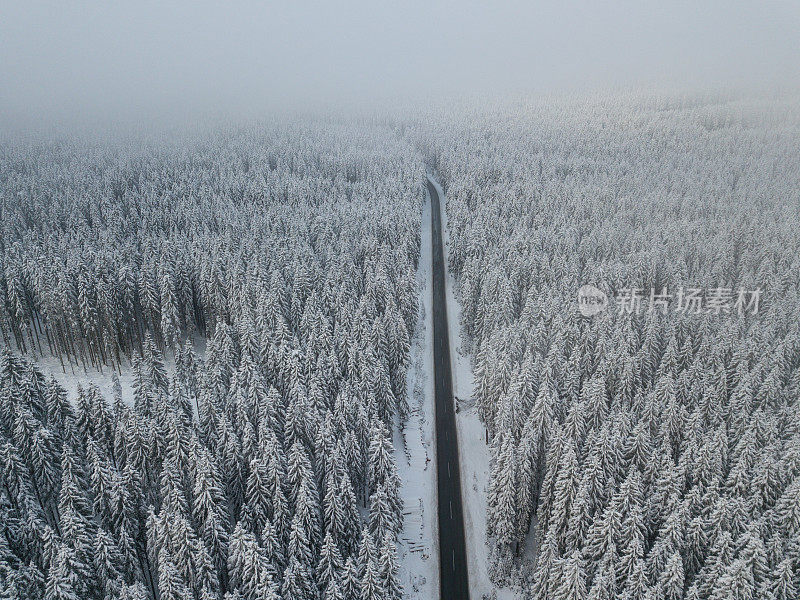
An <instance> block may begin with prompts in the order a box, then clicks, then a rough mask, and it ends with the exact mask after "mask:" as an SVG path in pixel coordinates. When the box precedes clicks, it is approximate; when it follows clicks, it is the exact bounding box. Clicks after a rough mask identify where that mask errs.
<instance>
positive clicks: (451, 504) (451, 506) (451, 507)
mask: <svg viewBox="0 0 800 600" xmlns="http://www.w3.org/2000/svg"><path fill="white" fill-rule="evenodd" d="M450 518H451V519H452V518H453V501H452V500H450Z"/></svg>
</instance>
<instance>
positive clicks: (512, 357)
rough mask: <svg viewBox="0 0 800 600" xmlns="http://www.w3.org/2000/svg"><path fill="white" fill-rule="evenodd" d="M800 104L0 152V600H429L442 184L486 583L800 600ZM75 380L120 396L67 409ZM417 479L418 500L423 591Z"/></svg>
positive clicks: (202, 134)
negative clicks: (413, 572)
mask: <svg viewBox="0 0 800 600" xmlns="http://www.w3.org/2000/svg"><path fill="white" fill-rule="evenodd" d="M799 107H800V103H798V102H797V99H796V98H791V97H784V96H776V97H771V98H769V99H766V98H763V99H759V97H757V96H749V97H747V98H746V99H743V97H742V96H738V95H726V94H706V95H702V94H691V95H674V94H673V95H666V94H656V93H626V94H620V93H615V94H604V95H600V94H598V95H575V96H553V97H542V98H539V99H535V100H534V99H530V98H527V99H519V98H517V99H514V100H512V99H506V100H504V101H501V102H496V103H495V102H492V103H484V104H481V105H478V104H476V103H474V102H470V103H463V104H459V103H450V104H448V105H447V106H446V107H444V109H443V110H439V109H434V110H429V109H425V110H423V109H420V108H418V107H416V108H414V109H407V108H404V109H402V110H401V109H398V110H396V111H395V112H391V111H387V113H386V114H382V116H381V117H375V116H372V117H371V118H361V117H359V118H356V117H344V116H336V117H334V116H331V115H328V116H326V117H314V118H310V117H307V118H303V119H300V118H281V119H278V118H275V119H274V120H269V121H264V122H261V123H260V124H259V125H254V124H250V125H247V126H244V125H240V126H232V125H229V126H226V127H223V126H217V127H216V128H214V127H209V128H207V129H197V130H188V129H187V130H180V131H179V132H178V131H173V132H164V131H161V132H158V133H156V132H155V130H154V131H151V132H149V133H144V132H138V133H135V134H133V133H123V132H117V133H116V134H114V135H111V134H107V135H103V136H94V135H90V134H88V133H84V134H80V135H79V134H70V135H54V136H47V137H44V136H41V135H34V134H31V135H22V134H18V135H10V134H9V135H5V134H4V135H2V136H0V484H1V485H0V524H2V525H1V527H2V532H3V535H2V536H0V599H2V600H6V599H8V600H42V599H44V600H112V599H114V600H116V599H119V600H401V598H403V597H410V598H416V597H419V598H422V597H427V596H422V595H420V594H425V593H428V592H430V593H435V592H433V591H432V588H433V587H434V584H435V582H433V584H432V583H431V582H430V581H428V582H427V583H428V584H429V587H424V584H425V582H423V581H422V580H423V579H424V578H425V577H426V576H427V575H428V574H429V573H430V572H429V571H425V569H424V568H421V565H423V563H425V561H427V560H429V559H430V560H434V561H435V560H436V559H435V558H431V555H432V554H433V553H435V551H436V549H437V542H436V540H435V539H434V535H433V534H434V533H435V529H433V527H432V526H430V525H428V526H427V528H426V525H425V524H426V523H428V524H429V523H432V522H433V516H434V515H435V514H436V510H437V507H436V506H429V505H430V504H434V502H433V498H435V492H434V491H433V489H430V490H425V492H424V493H422V492H419V493H418V491H419V490H418V488H420V487H425V486H428V487H431V488H434V487H435V486H433V485H432V480H433V479H434V477H435V474H431V472H430V471H428V468H429V467H428V463H431V458H432V457H431V456H430V455H429V447H430V439H431V438H432V437H434V435H435V432H434V429H433V423H434V420H433V418H432V415H426V414H424V411H423V409H422V408H419V407H429V406H432V398H431V395H432V394H433V392H432V389H433V382H432V381H431V380H429V379H426V377H428V374H429V373H430V372H431V368H432V365H433V358H432V355H433V353H434V345H433V342H432V341H431V337H432V334H431V331H426V327H427V328H428V329H430V328H431V326H430V322H431V313H432V312H433V311H432V310H431V311H429V310H428V304H432V295H430V293H429V292H430V290H429V289H428V288H427V287H426V286H427V285H428V284H430V282H431V281H433V279H432V277H431V269H432V267H431V260H430V254H427V253H430V252H431V248H430V247H427V246H429V245H430V241H431V239H432V238H431V229H430V227H431V226H430V224H429V223H428V222H427V219H429V217H430V210H429V208H426V207H429V206H430V205H431V203H428V204H427V205H426V204H425V202H426V200H425V188H424V185H425V181H426V169H427V170H430V171H432V172H434V173H435V175H436V177H438V179H439V182H440V183H441V185H442V188H443V189H444V192H445V196H444V200H445V202H446V215H445V217H446V219H445V220H444V223H445V225H444V227H443V228H446V231H445V235H444V238H445V240H446V242H447V250H448V266H449V274H450V275H452V276H453V278H454V281H455V286H453V287H454V289H455V296H456V298H457V300H458V304H459V306H458V307H450V308H448V310H449V311H450V313H449V314H450V318H451V320H452V319H453V314H460V318H461V322H460V323H459V324H458V325H460V327H461V334H462V335H461V336H452V337H451V340H453V338H456V340H453V341H452V343H453V346H454V348H453V352H452V354H453V356H454V358H453V361H454V363H453V364H454V365H455V367H454V370H455V371H456V374H455V375H454V377H455V378H460V377H462V374H461V372H460V371H461V370H462V369H459V368H458V366H459V365H461V366H466V363H467V362H468V361H471V364H472V372H473V375H474V382H473V381H472V380H470V381H469V385H464V379H466V378H462V379H461V380H460V381H456V382H455V385H454V389H455V390H456V391H457V392H458V391H459V390H468V389H472V390H473V393H472V398H466V397H464V398H458V399H457V405H456V406H457V408H460V407H464V410H463V411H461V412H460V413H459V418H460V419H462V420H463V418H464V413H465V412H468V413H470V414H471V415H473V417H474V415H475V413H477V415H478V417H479V418H480V422H481V423H482V424H483V426H484V427H485V431H483V430H480V431H479V429H480V427H481V426H480V424H478V421H477V419H476V418H474V420H473V421H472V423H473V424H474V431H475V432H476V433H477V434H478V435H476V436H475V437H476V439H475V440H472V439H470V440H466V441H465V440H464V439H463V438H461V433H459V444H460V445H459V452H460V456H461V459H462V462H461V464H462V472H463V465H464V464H466V465H468V468H469V469H472V471H470V472H473V473H474V472H475V471H477V470H482V473H483V474H484V475H485V474H486V473H487V471H488V483H487V480H486V479H484V480H483V483H481V485H480V486H479V485H478V484H476V483H475V482H476V481H478V479H477V477H472V478H467V477H463V478H462V488H461V493H462V496H463V497H464V503H465V504H466V505H468V508H469V510H467V511H466V514H467V518H468V519H469V520H471V519H472V517H473V516H474V511H473V509H474V507H475V506H480V507H481V509H480V515H479V517H480V519H481V521H482V520H483V519H484V517H485V531H486V533H487V535H488V544H489V547H490V552H489V553H488V558H487V559H486V560H484V557H483V554H481V552H478V550H477V549H476V548H474V547H469V548H467V552H468V553H470V558H471V561H472V562H471V564H474V561H475V560H476V557H477V560H481V561H482V564H483V563H485V562H486V561H487V560H488V562H489V569H488V572H489V575H490V576H491V579H492V582H491V584H490V585H491V586H493V587H495V588H511V590H512V591H513V592H515V593H516V594H517V595H518V596H519V597H521V598H526V599H527V598H532V599H534V600H550V599H553V600H589V599H592V600H612V599H616V598H621V599H624V600H682V599H684V598H685V599H687V600H728V599H736V600H755V599H756V598H758V599H765V600H796V598H797V597H798V594H800V404H798V397H800V319H798V315H800V234H798V231H800V157H799V156H798V148H800V108H799ZM387 114H388V115H390V116H388V117H387ZM423 239H424V240H427V241H426V243H425V245H426V247H425V248H423V247H422V240H423ZM422 253H426V254H425V255H424V256H423V255H422ZM440 264H441V263H440ZM418 268H419V272H417V271H418ZM426 281H427V282H428V283H427V284H426V283H425V282H426ZM448 285H449V284H448ZM585 285H590V286H596V288H598V290H599V292H598V293H603V294H605V296H606V298H607V299H608V306H607V307H606V308H605V310H599V314H596V315H594V316H585V315H583V314H582V313H581V312H580V311H579V305H578V290H579V289H580V288H581V287H582V286H585ZM451 291H452V290H451V289H450V288H448V293H450V292H451ZM452 304H456V303H455V302H453V303H452ZM421 307H423V308H421ZM453 308H457V310H451V309H453ZM421 315H424V316H425V318H420V317H421ZM415 332H416V333H417V334H418V335H417V336H416V337H415ZM412 340H413V344H414V345H413V350H412ZM462 340H463V343H462ZM462 358H463V363H460V361H461V360H462ZM457 363H458V364H457ZM45 364H47V365H48V369H49V370H48V369H45V368H44V367H45ZM416 365H419V369H416V368H415V366H416ZM50 367H54V368H55V369H56V370H57V373H55V374H56V375H57V377H53V376H50V375H49V373H50V372H52V370H53V369H52V368H50ZM463 370H465V371H467V372H469V369H468V368H465V369H463ZM409 371H410V372H411V373H412V374H413V375H412V376H409V377H408V378H407V372H409ZM417 371H418V372H417ZM86 373H95V374H97V373H99V374H101V375H102V377H105V378H107V379H111V380H112V381H113V385H112V386H108V390H113V391H112V392H107V391H103V390H101V389H100V388H99V387H96V386H94V385H77V384H76V385H74V386H73V387H71V388H70V389H71V390H72V389H75V390H77V391H76V392H75V393H72V392H71V391H70V392H68V391H67V390H66V389H65V385H64V382H65V381H72V383H73V384H74V383H75V382H76V380H77V378H78V377H80V375H81V374H86ZM62 375H63V377H61V376H62ZM449 376H450V375H449V372H448V377H449ZM121 379H124V380H125V381H126V382H131V383H130V385H128V384H127V383H126V385H125V386H124V387H123V385H122V383H121ZM409 381H411V382H412V384H411V385H408V382H409ZM473 383H474V386H473ZM412 387H415V388H417V390H416V392H415V390H411V389H407V388H412ZM428 389H430V390H431V391H430V392H427V391H425V390H428ZM415 393H416V400H417V402H416V404H415V406H416V407H418V408H417V410H418V411H420V412H418V413H417V414H415V413H414V409H413V407H412V406H410V403H409V399H410V397H413V396H414V395H415ZM467 395H469V392H467ZM423 400H425V402H423ZM447 400H448V401H450V398H447ZM470 411H471V412H470ZM409 414H410V417H409ZM409 418H410V419H411V420H415V423H417V424H418V430H415V431H414V432H413V433H414V435H415V436H416V438H418V441H417V443H418V444H419V447H418V448H417V452H416V455H415V457H416V458H415V460H416V461H417V462H413V463H412V460H411V455H412V452H411V451H409V449H408V447H407V446H406V436H405V431H404V429H403V424H404V423H406V422H407V421H408V420H409ZM484 434H485V435H484ZM480 438H482V439H484V440H485V443H486V444H487V445H488V448H489V449H488V451H487V450H486V446H480V444H479V443H478V441H479V439H480ZM400 440H402V442H400ZM401 443H402V444H403V447H399V446H400V444H401ZM475 446H478V447H479V449H480V450H481V451H482V452H483V454H482V456H484V458H483V460H482V462H480V464H477V463H478V462H479V461H476V460H473V459H474V451H475ZM487 453H488V454H489V455H490V456H491V458H490V459H487V458H486V454H487ZM398 457H400V458H401V459H402V460H404V461H405V463H403V464H402V465H401V467H402V468H401V467H399V466H398ZM433 458H436V455H434V456H433ZM487 463H488V466H487ZM412 464H413V466H412ZM421 465H422V466H421ZM420 466H421V467H420ZM434 466H435V463H431V466H430V468H431V470H433V469H434ZM414 468H417V469H421V470H424V471H427V472H428V474H429V475H430V477H428V476H427V475H426V476H423V475H422V474H420V473H410V475H411V477H406V476H405V475H406V474H407V473H409V472H410V470H411V469H414ZM403 469H404V470H403ZM448 469H449V463H448ZM401 471H402V475H403V479H404V480H405V481H406V483H408V481H409V480H412V485H411V487H412V488H414V489H413V490H412V492H413V494H412V495H413V496H414V500H416V499H417V498H416V496H417V495H419V496H424V497H425V498H426V499H428V498H430V501H427V500H426V502H423V498H422V497H420V498H419V506H415V507H412V508H413V510H415V511H416V512H415V513H414V519H416V521H415V523H416V526H417V530H416V532H417V533H416V535H417V536H428V537H430V538H431V539H428V540H425V542H426V544H424V545H423V544H417V545H416V550H417V551H419V554H418V555H417V556H416V557H415V558H414V560H415V561H416V562H415V563H413V564H414V565H416V567H417V571H420V572H419V573H417V576H416V580H414V579H411V578H409V579H406V580H405V581H406V582H409V581H419V582H421V583H420V586H421V587H417V585H416V583H414V584H412V586H413V587H414V589H413V590H409V589H407V588H408V587H409V586H408V585H407V586H406V588H405V589H404V587H403V585H402V581H401V577H400V574H401V569H403V568H404V567H403V565H402V564H401V562H402V561H401V559H402V557H401V556H400V554H401V553H399V552H398V547H399V548H400V551H403V538H402V536H401V532H402V529H403V527H404V506H403V498H402V497H401V487H402V485H403V482H401V479H400V477H401ZM416 475H419V477H416V478H415V477H414V476H416ZM484 483H485V486H484ZM484 487H485V489H482V488H484ZM456 489H458V487H457V486H456ZM473 493H475V494H485V498H481V502H480V503H475V502H473V501H472V500H473V499H474V498H470V495H471V494H473ZM443 504H445V505H446V504H447V503H443ZM484 504H485V510H484V508H483V506H484ZM426 510H427V511H429V512H427V513H426V512H424V511H426ZM450 510H451V511H452V506H451V507H450ZM483 513H485V515H484V514H483ZM407 514H409V513H407ZM423 514H424V515H425V516H424V518H423ZM451 518H452V517H451ZM460 518H461V517H459V519H460ZM465 520H466V519H465ZM467 525H468V526H470V527H472V529H470V532H468V533H469V535H468V536H467V539H468V540H470V539H473V538H472V537H470V535H471V534H474V532H475V531H480V537H481V538H482V537H484V535H483V534H484V529H483V527H482V526H483V523H481V527H479V528H475V527H474V523H471V522H470V523H467ZM420 531H421V532H422V533H419V532H420ZM479 541H482V540H479ZM473 545H474V544H473ZM423 555H424V556H423ZM452 561H453V567H452V569H453V571H455V555H453V559H452ZM425 566H426V567H427V566H428V565H427V564H426V565H425ZM406 567H407V565H406ZM470 568H472V567H470ZM407 570H408V569H407ZM422 571H425V573H422ZM443 573H444V569H442V574H443ZM474 576H475V572H474V570H473V571H471V572H470V579H471V580H472V578H473V577H474ZM481 577H482V579H483V580H486V579H488V577H487V576H486V572H485V571H482V575H481ZM428 579H435V578H433V577H428ZM420 589H421V590H422V592H420ZM502 594H505V590H504V591H503V592H501V595H502ZM474 597H478V595H477V594H475V595H474ZM448 600H449V599H448Z"/></svg>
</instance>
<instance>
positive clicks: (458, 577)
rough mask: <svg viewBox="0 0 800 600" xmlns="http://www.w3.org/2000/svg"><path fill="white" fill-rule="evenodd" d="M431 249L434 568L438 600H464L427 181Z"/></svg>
mask: <svg viewBox="0 0 800 600" xmlns="http://www.w3.org/2000/svg"><path fill="white" fill-rule="evenodd" d="M428 192H429V193H430V196H431V229H432V236H431V243H432V246H433V248H432V250H433V378H434V392H435V398H436V480H437V494H438V499H439V571H440V577H439V579H440V582H441V589H440V598H441V600H468V599H469V582H468V579H467V556H466V546H465V544H464V517H463V513H462V509H461V470H460V468H459V464H458V438H457V437H456V417H455V411H454V410H453V375H452V373H451V371H450V336H449V333H448V329H447V298H446V296H445V287H444V283H445V278H444V251H443V244H442V214H441V208H440V206H439V194H438V193H437V191H436V187H434V186H433V185H432V184H431V182H430V181H428Z"/></svg>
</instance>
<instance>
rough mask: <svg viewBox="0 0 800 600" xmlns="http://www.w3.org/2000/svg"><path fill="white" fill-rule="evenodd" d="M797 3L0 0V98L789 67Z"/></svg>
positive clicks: (243, 92)
mask: <svg viewBox="0 0 800 600" xmlns="http://www.w3.org/2000/svg"><path fill="white" fill-rule="evenodd" d="M798 31H800V3H797V2H790V1H778V2H763V1H762V2H757V1H751V0H744V1H738V2H722V1H718V0H714V1H709V2H681V3H664V2H653V1H650V0H638V1H630V2H613V3H598V2H586V1H584V2H569V1H567V2H564V1H550V0H547V1H544V2H505V3H490V2H473V1H461V2H455V1H452V2H429V1H419V0H411V1H407V2H398V3H382V2H377V1H375V0H372V1H358V2H335V3H334V2H290V1H284V2H265V3H259V2H231V3H222V2H219V3H217V2H214V3H208V2H201V1H193V2H183V1H181V2H154V1H150V0H137V1H134V2H123V3H117V2H107V1H104V2H89V3H77V2H74V3H73V2H69V3H68V2H44V3H43V2H21V1H13V2H3V3H2V8H1V9H0V110H2V113H3V116H4V118H5V119H6V120H8V119H26V118H34V119H43V118H46V117H48V116H59V117H65V116H66V117H70V116H71V117H81V118H92V117H93V116H106V117H108V116H110V117H112V118H113V117H114V116H115V115H123V114H126V115H145V114H181V115H191V114H195V113H200V112H207V111H217V112H223V113H229V114H237V113H248V114H252V113H255V114H258V113H259V112H262V111H268V110H270V109H274V108H276V107H289V108H291V107H296V106H320V105H321V106H326V105H337V104H343V103H356V104H360V105H365V106H371V105H381V104H385V103H387V102H396V101H398V100H403V101H406V100H408V101H415V102H423V101H427V100H429V99H436V98H442V97H452V96H459V95H463V94H474V93H481V94H483V93H492V94H494V93H498V94H502V93H506V92H520V91H528V90H532V91H552V90H573V89H583V88H598V87H609V86H638V85H654V84H658V85H660V84H669V85H679V86H689V87H691V86H710V85H711V86H714V85H719V86H736V87H740V88H741V87H743V88H764V87H774V86H776V85H787V84H791V83H793V82H795V81H798V80H800V42H799V41H798V40H799V39H800V36H798V35H797V32H798Z"/></svg>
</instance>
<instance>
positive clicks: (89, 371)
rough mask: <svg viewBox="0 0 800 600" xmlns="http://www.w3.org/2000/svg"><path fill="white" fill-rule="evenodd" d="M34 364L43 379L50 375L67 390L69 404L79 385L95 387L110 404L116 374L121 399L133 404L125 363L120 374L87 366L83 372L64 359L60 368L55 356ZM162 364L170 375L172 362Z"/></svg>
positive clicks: (74, 396) (129, 374)
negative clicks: (120, 389)
mask: <svg viewBox="0 0 800 600" xmlns="http://www.w3.org/2000/svg"><path fill="white" fill-rule="evenodd" d="M34 362H35V363H36V365H37V366H38V367H39V369H41V371H42V373H43V374H44V375H45V377H48V378H49V377H50V376H51V375H52V376H53V377H55V378H56V381H58V383H59V384H61V387H63V388H64V389H65V390H67V398H68V399H69V400H70V401H71V402H74V401H75V400H76V398H77V397H78V386H79V385H80V386H81V387H84V388H87V387H89V386H90V385H95V386H97V388H98V389H99V390H100V393H101V394H102V395H103V397H104V398H105V399H106V400H107V401H108V402H111V401H112V400H113V399H114V380H113V375H114V373H116V374H117V377H119V383H120V386H121V387H122V399H123V400H124V401H125V402H127V403H129V404H132V403H133V371H132V370H131V368H130V365H129V364H128V363H127V362H126V363H125V364H123V365H122V367H121V371H122V373H119V372H118V371H116V370H114V369H112V368H111V367H103V371H102V373H101V372H100V371H98V370H97V369H95V368H93V367H91V366H87V367H86V370H85V371H84V369H83V367H82V366H80V365H74V364H73V365H70V364H69V363H68V362H67V361H66V359H65V360H64V367H63V368H62V366H61V361H60V360H59V359H58V357H55V356H43V357H42V356H40V357H37V358H36V360H35V361H34ZM164 364H165V367H166V368H167V372H168V373H169V374H172V372H173V371H174V368H175V363H174V361H172V360H168V361H165V362H164Z"/></svg>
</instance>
